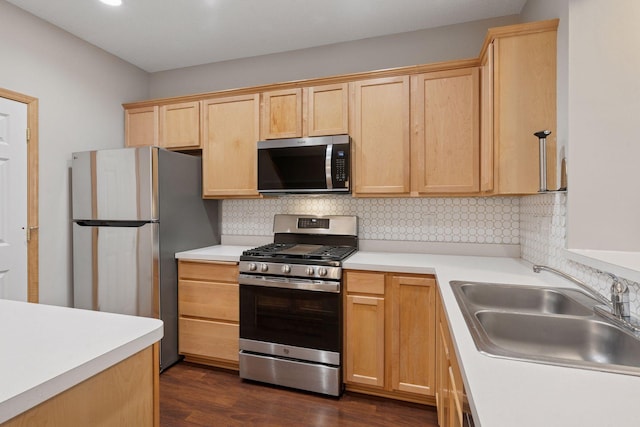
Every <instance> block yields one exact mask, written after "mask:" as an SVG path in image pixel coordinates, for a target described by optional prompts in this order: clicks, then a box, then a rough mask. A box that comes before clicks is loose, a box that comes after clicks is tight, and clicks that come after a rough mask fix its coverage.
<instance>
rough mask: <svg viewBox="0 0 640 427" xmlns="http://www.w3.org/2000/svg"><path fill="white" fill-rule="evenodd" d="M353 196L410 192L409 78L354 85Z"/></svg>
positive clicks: (404, 194) (352, 86)
mask: <svg viewBox="0 0 640 427" xmlns="http://www.w3.org/2000/svg"><path fill="white" fill-rule="evenodd" d="M350 90H351V92H352V98H353V100H354V101H353V108H352V117H353V125H352V128H351V132H350V134H351V137H352V144H353V148H352V153H353V159H352V162H353V169H354V171H353V173H352V179H353V180H354V185H353V194H354V195H355V196H406V195H408V194H409V191H410V169H409V168H410V166H409V165H410V144H411V141H410V133H409V110H410V104H409V76H399V77H387V78H381V79H371V80H362V81H357V82H353V83H351V86H350Z"/></svg>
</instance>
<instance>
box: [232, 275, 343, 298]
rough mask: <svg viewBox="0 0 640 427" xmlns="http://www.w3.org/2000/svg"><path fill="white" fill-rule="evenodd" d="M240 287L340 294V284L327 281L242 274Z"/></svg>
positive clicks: (239, 278) (239, 281) (239, 280)
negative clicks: (249, 286)
mask: <svg viewBox="0 0 640 427" xmlns="http://www.w3.org/2000/svg"><path fill="white" fill-rule="evenodd" d="M238 283H239V284H240V285H252V286H264V287H267V288H284V289H298V290H302V291H314V292H332V293H336V294H339V293H340V282H330V281H325V280H305V279H293V278H290V277H282V278H280V277H274V276H255V275H252V274H242V273H240V275H239V276H238Z"/></svg>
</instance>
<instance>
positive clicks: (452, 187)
mask: <svg viewBox="0 0 640 427" xmlns="http://www.w3.org/2000/svg"><path fill="white" fill-rule="evenodd" d="M411 93H412V96H411V103H412V105H411V116H412V122H413V128H414V130H415V131H414V132H413V134H412V141H411V154H412V155H411V190H412V193H413V194H416V195H429V194H449V193H477V192H478V191H479V179H480V171H479V170H480V159H479V147H480V110H479V109H480V85H479V69H478V68H477V67H473V68H462V69H457V70H450V71H440V72H433V73H425V74H419V75H414V76H411Z"/></svg>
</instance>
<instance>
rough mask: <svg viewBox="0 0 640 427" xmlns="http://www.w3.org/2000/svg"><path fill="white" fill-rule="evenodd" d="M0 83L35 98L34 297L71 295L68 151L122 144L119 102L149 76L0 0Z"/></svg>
mask: <svg viewBox="0 0 640 427" xmlns="http://www.w3.org/2000/svg"><path fill="white" fill-rule="evenodd" d="M0 40H2V43H0V57H1V58H2V65H0V87H3V88H6V89H10V90H13V91H16V92H20V93H23V94H26V95H29V96H33V97H36V98H38V99H39V108H40V109H39V123H40V129H39V131H40V145H39V147H40V167H39V174H40V176H39V186H40V196H39V203H40V207H39V213H40V301H41V302H43V303H46V304H55V305H69V304H70V303H71V301H72V299H71V298H72V272H71V232H70V209H69V206H70V195H69V166H70V161H71V153H72V152H74V151H82V150H89V149H100V148H116V147H122V146H123V145H124V131H123V129H124V122H123V112H122V106H121V104H122V103H123V102H129V101H133V100H137V99H145V98H147V97H148V96H149V91H148V83H149V82H148V78H149V77H148V74H147V73H146V72H144V71H142V70H140V69H138V68H136V67H134V66H132V65H130V64H128V63H126V62H124V61H122V60H120V59H118V58H116V57H114V56H112V55H110V54H108V53H106V52H104V51H103V50H100V49H98V48H96V47H94V46H92V45H90V44H88V43H86V42H84V41H81V40H80V39H78V38H76V37H74V36H72V35H70V34H69V33H67V32H65V31H63V30H61V29H59V28H57V27H54V26H52V25H50V24H48V23H46V22H44V21H42V20H40V19H38V18H36V17H34V16H33V15H30V14H28V13H26V12H24V11H22V10H21V9H18V8H16V7H15V6H13V5H11V4H9V3H7V2H5V1H4V0H0Z"/></svg>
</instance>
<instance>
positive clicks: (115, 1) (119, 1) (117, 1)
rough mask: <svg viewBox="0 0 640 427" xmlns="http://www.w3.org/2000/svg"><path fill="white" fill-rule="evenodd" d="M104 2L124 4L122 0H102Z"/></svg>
mask: <svg viewBox="0 0 640 427" xmlns="http://www.w3.org/2000/svg"><path fill="white" fill-rule="evenodd" d="M100 1H101V2H102V3H104V4H108V5H109V6H120V5H121V4H122V0H100Z"/></svg>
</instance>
